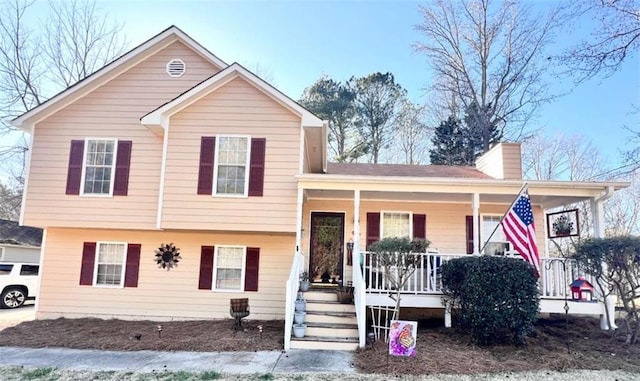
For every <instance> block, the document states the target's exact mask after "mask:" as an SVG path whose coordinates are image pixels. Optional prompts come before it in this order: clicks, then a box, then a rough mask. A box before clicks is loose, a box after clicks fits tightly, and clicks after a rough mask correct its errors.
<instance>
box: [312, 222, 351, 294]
mask: <svg viewBox="0 0 640 381" xmlns="http://www.w3.org/2000/svg"><path fill="white" fill-rule="evenodd" d="M309 247H310V248H311V249H310V253H309V275H310V276H311V281H312V282H322V283H337V282H338V281H340V280H341V279H342V276H343V272H342V270H343V269H342V264H343V247H344V213H326V212H313V213H311V244H310V245H309Z"/></svg>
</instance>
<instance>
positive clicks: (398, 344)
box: [389, 320, 418, 357]
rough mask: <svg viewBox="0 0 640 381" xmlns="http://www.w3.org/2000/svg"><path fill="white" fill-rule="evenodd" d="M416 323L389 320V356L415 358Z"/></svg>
mask: <svg viewBox="0 0 640 381" xmlns="http://www.w3.org/2000/svg"><path fill="white" fill-rule="evenodd" d="M417 333H418V322H415V321H405V320H391V329H390V330H389V354H390V355H393V356H411V357H413V356H415V355H416V337H417Z"/></svg>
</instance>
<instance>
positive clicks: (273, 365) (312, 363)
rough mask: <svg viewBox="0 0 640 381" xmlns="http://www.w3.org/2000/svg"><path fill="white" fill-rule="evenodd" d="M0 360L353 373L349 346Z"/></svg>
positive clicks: (4, 353)
mask: <svg viewBox="0 0 640 381" xmlns="http://www.w3.org/2000/svg"><path fill="white" fill-rule="evenodd" d="M0 366H26V367H35V368H43V367H51V368H58V369H70V370H90V371H133V372H144V373H150V372H153V371H156V372H158V371H165V370H166V371H168V372H177V371H187V372H202V371H217V372H221V373H231V374H252V373H356V369H355V367H354V366H353V355H352V353H351V352H342V351H311V350H301V349H295V350H290V351H288V352H276V351H259V352H157V351H136V352H115V351H100V350H90V349H64V348H20V347H0Z"/></svg>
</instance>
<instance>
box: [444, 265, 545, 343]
mask: <svg viewBox="0 0 640 381" xmlns="http://www.w3.org/2000/svg"><path fill="white" fill-rule="evenodd" d="M442 287H443V293H444V294H445V299H446V300H447V301H448V302H450V303H452V307H453V311H452V312H453V313H454V314H455V315H454V317H455V319H456V323H457V324H459V325H460V327H461V328H462V329H463V330H465V331H467V332H469V334H470V335H471V337H472V338H473V340H474V341H475V342H476V343H477V344H479V345H492V344H498V343H509V342H513V343H517V344H523V343H524V342H525V340H524V338H525V336H526V335H527V334H528V333H529V332H531V331H532V330H533V326H534V323H535V321H536V315H537V312H538V305H539V301H540V299H539V298H540V296H539V294H538V282H537V278H536V276H535V270H534V268H533V266H531V265H530V264H529V263H527V262H525V261H523V260H520V259H516V258H504V257H489V256H471V257H465V258H458V259H452V260H450V261H447V262H445V263H443V264H442Z"/></svg>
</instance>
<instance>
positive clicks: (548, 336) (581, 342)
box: [0, 317, 640, 375]
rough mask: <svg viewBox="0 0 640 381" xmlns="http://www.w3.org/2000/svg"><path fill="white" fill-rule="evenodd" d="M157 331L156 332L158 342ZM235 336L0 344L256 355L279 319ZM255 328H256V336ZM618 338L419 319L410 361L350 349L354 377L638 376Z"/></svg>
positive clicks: (105, 332)
mask: <svg viewBox="0 0 640 381" xmlns="http://www.w3.org/2000/svg"><path fill="white" fill-rule="evenodd" d="M158 325H161V326H162V332H161V337H159V335H158V328H157V327H158ZM244 326H245V328H246V330H245V331H239V332H237V333H235V332H234V330H233V328H232V327H233V321H232V320H206V321H174V322H153V321H123V320H101V319H55V320H35V321H27V322H23V323H21V324H19V325H17V326H15V327H9V328H6V329H4V330H2V331H0V346H23V347H35V348H37V347H65V348H80V349H88V348H92V349H103V350H122V351H135V350H170V351H259V350H281V349H282V347H283V322H282V321H257V320H246V321H245V324H244ZM258 326H262V334H260V330H259V328H258ZM622 339H623V338H622V337H620V334H619V333H618V334H617V336H613V337H612V336H611V335H610V334H609V333H608V332H605V331H601V330H600V328H599V322H598V320H596V319H592V318H570V320H569V328H568V330H566V329H565V320H564V317H563V318H559V319H541V320H539V321H538V324H537V326H536V330H535V332H533V333H532V334H531V335H530V336H529V337H528V338H527V345H526V346H520V347H518V346H513V345H505V346H496V347H492V348H480V347H477V346H475V345H473V344H472V343H471V342H470V340H469V338H468V336H465V335H464V334H463V333H462V332H460V331H459V330H457V329H455V328H454V329H445V328H443V327H442V321H441V320H439V321H420V322H419V329H418V340H417V355H416V357H413V358H401V357H389V356H387V352H388V350H387V347H386V345H385V344H384V343H383V342H378V343H375V344H374V345H371V346H368V347H367V348H364V349H361V350H358V351H356V354H355V358H356V360H355V361H356V366H357V367H358V369H359V370H360V371H361V372H366V373H381V374H389V375H400V374H415V375H417V374H438V373H450V374H452V373H456V374H474V373H488V372H489V373H492V372H501V371H514V372H518V371H534V370H555V371H558V370H559V371H563V370H568V369H611V370H613V369H616V370H624V371H629V372H640V345H635V346H626V345H624V343H623V342H624V340H622Z"/></svg>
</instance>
